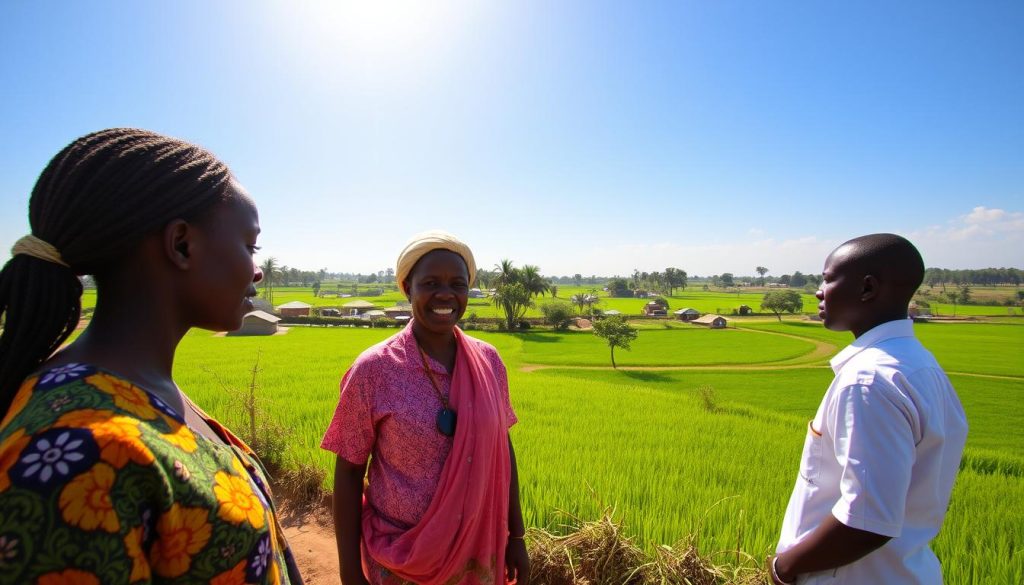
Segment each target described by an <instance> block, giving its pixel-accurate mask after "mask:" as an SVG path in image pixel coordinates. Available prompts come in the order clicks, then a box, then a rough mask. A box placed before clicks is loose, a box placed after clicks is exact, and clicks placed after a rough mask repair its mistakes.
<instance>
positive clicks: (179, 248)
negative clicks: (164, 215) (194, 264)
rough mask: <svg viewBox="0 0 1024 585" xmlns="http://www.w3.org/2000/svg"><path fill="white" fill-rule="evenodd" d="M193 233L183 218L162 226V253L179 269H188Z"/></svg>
mask: <svg viewBox="0 0 1024 585" xmlns="http://www.w3.org/2000/svg"><path fill="white" fill-rule="evenodd" d="M194 234H195V230H193V229H191V228H190V226H189V224H188V222H187V221H185V220H183V219H176V220H174V221H172V222H170V223H168V224H167V225H166V226H165V227H164V233H163V248H164V255H165V256H166V257H167V259H168V260H169V261H170V262H171V264H173V265H174V266H176V267H177V268H179V269H180V270H188V267H189V257H190V256H191V253H192V245H193V242H192V239H193V237H194Z"/></svg>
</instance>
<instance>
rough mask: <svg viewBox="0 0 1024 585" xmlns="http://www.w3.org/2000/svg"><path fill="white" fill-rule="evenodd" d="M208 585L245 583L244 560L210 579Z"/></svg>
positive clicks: (237, 584) (238, 584) (243, 584)
mask: <svg viewBox="0 0 1024 585" xmlns="http://www.w3.org/2000/svg"><path fill="white" fill-rule="evenodd" d="M210 585H245V561H244V560H243V561H242V562H240V563H238V564H237V565H235V566H234V567H232V569H231V570H230V571H224V572H223V573H221V574H220V575H217V576H216V577H214V578H213V579H211V580H210Z"/></svg>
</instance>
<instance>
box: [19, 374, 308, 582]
mask: <svg viewBox="0 0 1024 585" xmlns="http://www.w3.org/2000/svg"><path fill="white" fill-rule="evenodd" d="M207 422H208V423H209V424H210V426H211V428H213V429H214V430H215V431H216V432H218V434H220V435H221V437H222V438H223V439H224V441H225V443H227V444H226V445H225V444H220V443H217V442H214V441H211V440H209V439H207V438H206V437H204V436H202V435H197V434H195V433H193V432H192V430H191V429H189V427H188V426H187V425H186V424H185V421H184V420H183V419H182V418H181V416H180V415H179V414H178V413H177V412H175V411H174V410H173V409H171V408H169V407H168V406H167V405H166V404H165V403H164V402H162V401H161V400H160V399H159V398H157V397H156V396H154V395H153V394H150V393H148V392H146V391H145V390H143V389H141V388H139V387H137V386H134V385H133V384H132V383H131V382H129V381H127V380H124V379H122V378H120V377H118V376H116V375H114V374H111V373H109V372H106V371H103V370H100V369H98V368H95V367H93V366H87V365H80V364H69V365H65V366H61V367H58V368H55V369H51V370H49V371H45V372H43V373H41V374H39V375H36V376H33V377H31V378H29V379H28V380H26V381H25V383H24V384H23V385H22V387H21V388H20V389H19V390H18V392H17V394H16V395H15V397H14V400H13V402H12V403H11V406H10V409H9V410H8V413H7V415H6V416H5V417H4V420H3V422H2V423H0V583H19V584H21V583H37V584H41V585H42V584H57V583H75V584H96V585H98V584H100V583H104V584H106V583H129V584H135V583H211V584H216V585H226V584H239V585H241V584H243V583H292V584H294V583H301V582H302V581H301V577H299V573H298V571H297V570H296V569H295V564H294V561H293V560H292V557H291V553H290V551H289V550H288V547H287V543H286V542H285V540H284V535H283V534H281V532H280V527H279V525H278V523H277V520H276V516H275V512H274V508H273V503H272V499H271V497H270V491H269V489H268V487H267V483H266V474H265V471H264V470H263V469H262V467H261V465H260V463H259V461H258V460H257V459H256V456H255V455H254V454H253V452H252V450H251V449H249V448H248V447H247V446H246V445H245V444H244V443H243V442H242V441H240V440H239V439H238V438H236V437H235V436H234V435H232V434H231V433H230V432H228V431H227V430H226V429H224V428H223V427H222V426H221V425H220V424H218V423H217V422H216V421H214V420H212V419H207Z"/></svg>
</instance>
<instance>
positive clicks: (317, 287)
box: [313, 280, 320, 297]
mask: <svg viewBox="0 0 1024 585" xmlns="http://www.w3.org/2000/svg"><path fill="white" fill-rule="evenodd" d="M313 296H314V297H318V296H320V281H319V280H318V281H316V282H314V283H313Z"/></svg>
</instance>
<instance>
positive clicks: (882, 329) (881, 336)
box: [829, 319, 914, 374]
mask: <svg viewBox="0 0 1024 585" xmlns="http://www.w3.org/2000/svg"><path fill="white" fill-rule="evenodd" d="M913 336H914V322H913V321H912V320H911V319H897V320H895V321H889V322H887V323H882V324H881V325H876V326H875V327H873V328H871V329H869V330H868V331H867V332H866V333H864V335H861V336H860V337H858V338H857V339H854V340H853V343H851V344H850V345H847V346H846V347H844V348H843V350H842V351H840V352H839V353H837V354H836V355H835V357H833V358H832V359H831V360H829V363H830V364H831V365H832V371H833V372H835V373H837V374H838V373H839V370H841V369H843V366H845V365H846V363H847V362H849V361H850V360H851V359H853V356H855V355H857V354H859V353H860V352H862V351H864V350H865V349H867V348H869V347H872V346H875V345H878V344H879V343H882V342H883V341H886V340H889V339H894V338H897V337H913Z"/></svg>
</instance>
